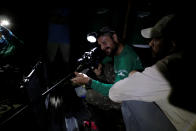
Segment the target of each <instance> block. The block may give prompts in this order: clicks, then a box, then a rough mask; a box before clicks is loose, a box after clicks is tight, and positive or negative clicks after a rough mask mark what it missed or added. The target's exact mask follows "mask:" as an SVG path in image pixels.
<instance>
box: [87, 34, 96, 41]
mask: <svg viewBox="0 0 196 131" xmlns="http://www.w3.org/2000/svg"><path fill="white" fill-rule="evenodd" d="M87 40H88V41H89V42H90V43H95V42H96V41H97V39H96V33H95V32H92V33H89V34H88V35H87Z"/></svg>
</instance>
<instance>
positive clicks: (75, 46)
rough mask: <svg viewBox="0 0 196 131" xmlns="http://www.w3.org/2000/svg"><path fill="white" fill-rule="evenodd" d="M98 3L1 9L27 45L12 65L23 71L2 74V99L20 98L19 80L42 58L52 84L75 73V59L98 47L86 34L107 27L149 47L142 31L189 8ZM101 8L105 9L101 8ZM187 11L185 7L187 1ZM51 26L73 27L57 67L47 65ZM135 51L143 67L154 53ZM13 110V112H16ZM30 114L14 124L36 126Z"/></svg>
mask: <svg viewBox="0 0 196 131" xmlns="http://www.w3.org/2000/svg"><path fill="white" fill-rule="evenodd" d="M95 3H98V4H101V5H102V6H99V7H90V5H88V6H82V5H81V6H80V7H79V8H78V7H72V8H49V7H47V6H46V7H44V8H43V7H37V6H31V7H25V6H23V7H21V8H19V7H17V8H16V7H11V8H2V7H1V8H0V16H1V15H5V16H8V18H10V20H11V23H12V26H11V27H10V28H9V29H10V30H11V31H12V32H13V33H14V34H15V35H16V36H17V37H18V38H20V39H21V40H23V41H24V47H23V48H21V49H20V50H18V52H17V54H16V55H15V56H14V59H13V61H12V62H11V64H12V66H14V65H17V66H18V68H20V69H19V71H15V70H14V69H13V70H9V71H4V72H0V82H1V83H2V84H1V85H0V88H1V89H0V90H1V91H0V92H1V96H0V98H1V101H4V100H5V99H6V100H7V99H12V98H16V97H15V96H18V95H20V94H17V91H18V90H19V88H18V87H20V84H21V81H22V80H23V78H24V77H25V76H27V75H28V74H29V73H30V71H31V70H32V69H33V67H34V66H35V64H36V63H37V61H39V60H40V59H41V60H43V61H44V62H45V63H46V64H47V65H48V66H46V68H47V74H48V76H47V77H48V78H49V85H50V86H52V85H53V84H55V83H56V82H58V80H60V79H62V78H63V77H65V76H66V75H67V74H69V73H71V72H73V71H74V70H75V67H76V63H77V59H78V58H80V57H81V56H82V55H83V53H84V52H85V51H89V50H90V49H91V48H92V47H94V46H96V45H92V44H90V43H89V42H87V40H86V36H87V34H88V33H90V32H95V31H97V30H98V29H99V28H100V27H102V26H106V25H109V26H112V27H114V28H115V29H116V31H117V33H118V35H119V37H120V38H121V39H122V40H123V41H124V42H125V43H127V44H129V45H131V46H132V45H134V44H139V45H147V44H148V41H147V40H145V39H144V38H142V37H141V34H140V30H141V29H143V28H147V27H150V26H153V25H154V24H155V23H156V22H157V20H158V19H160V18H161V17H162V16H164V15H167V14H170V13H181V12H183V13H185V10H183V11H181V7H182V6H181V5H182V4H181V3H179V2H175V1H167V0H160V1H159V0H125V1H121V2H118V1H117V2H112V3H109V4H108V5H110V6H107V4H105V2H103V3H102V2H101V1H97V2H96V1H95ZM103 4H104V5H105V7H103ZM185 4H186V3H185ZM183 8H186V6H185V5H184V3H183ZM50 23H53V24H59V25H68V27H69V31H70V32H69V45H70V56H69V61H68V62H67V63H64V62H63V59H62V54H61V53H60V52H59V51H57V53H56V57H55V61H53V63H50V62H49V61H48V55H49V54H48V52H47V45H48V40H49V37H48V34H49V32H48V31H49V24H50ZM54 33H55V32H54ZM56 33H58V32H56ZM65 37H67V36H65ZM134 49H135V50H136V51H137V53H138V54H139V56H140V57H141V60H142V62H143V64H144V65H145V66H147V65H148V64H149V63H148V62H149V59H150V57H151V54H150V52H149V51H150V50H149V49H147V48H134ZM9 64H10V63H9ZM17 102H18V101H17ZM13 111H14V112H15V110H13ZM28 111H29V110H28ZM28 111H27V114H28V115H26V116H21V115H20V117H19V118H16V120H15V121H14V122H16V121H18V119H19V120H23V121H22V123H20V124H21V126H22V125H23V122H24V124H27V123H28V124H27V125H29V126H30V127H29V129H30V128H31V127H33V126H34V123H33V122H34V121H33V120H30V121H29V122H28V121H26V120H29V118H28V117H33V116H32V114H31V113H32V112H30V113H29V112H28ZM14 112H12V113H14ZM24 114H25V113H23V115H24ZM29 114H31V115H29ZM8 117H9V116H8ZM26 117H27V118H26ZM31 122H32V123H31ZM29 123H31V124H29ZM14 125H15V124H14ZM8 127H9V124H8ZM19 127H20V126H19ZM6 128H7V127H6ZM6 128H5V129H6ZM34 128H35V127H34ZM34 128H32V130H33V129H34ZM25 129H26V128H25ZM27 129H28V128H27Z"/></svg>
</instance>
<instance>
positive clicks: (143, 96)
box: [109, 67, 171, 103]
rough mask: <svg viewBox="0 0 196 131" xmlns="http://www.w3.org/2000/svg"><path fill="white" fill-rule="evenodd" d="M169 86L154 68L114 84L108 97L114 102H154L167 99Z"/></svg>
mask: <svg viewBox="0 0 196 131" xmlns="http://www.w3.org/2000/svg"><path fill="white" fill-rule="evenodd" d="M170 91H171V87H170V84H169V83H168V81H167V80H166V79H165V78H164V77H163V76H162V74H161V73H160V72H159V71H158V70H157V69H156V68H155V67H149V68H146V69H145V70H144V71H143V72H135V73H134V74H133V75H131V76H129V77H127V78H125V79H124V80H120V81H118V82H116V83H115V84H114V85H113V86H112V88H110V90H109V97H110V99H111V100H112V101H114V102H120V103H121V102H122V101H125V100H141V101H148V102H152V101H156V100H160V99H165V98H167V97H168V95H169V93H170Z"/></svg>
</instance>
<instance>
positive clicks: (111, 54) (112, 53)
mask: <svg viewBox="0 0 196 131" xmlns="http://www.w3.org/2000/svg"><path fill="white" fill-rule="evenodd" d="M113 44H114V48H112V50H111V53H110V54H109V55H108V56H114V55H115V54H116V52H117V50H118V43H116V42H115V41H113Z"/></svg>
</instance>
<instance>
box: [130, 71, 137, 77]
mask: <svg viewBox="0 0 196 131" xmlns="http://www.w3.org/2000/svg"><path fill="white" fill-rule="evenodd" d="M136 72H138V71H136V70H132V71H131V72H130V73H129V76H132V75H133V74H134V73H136Z"/></svg>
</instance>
